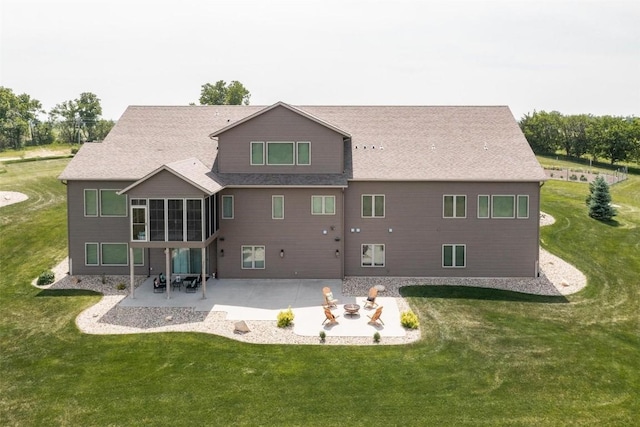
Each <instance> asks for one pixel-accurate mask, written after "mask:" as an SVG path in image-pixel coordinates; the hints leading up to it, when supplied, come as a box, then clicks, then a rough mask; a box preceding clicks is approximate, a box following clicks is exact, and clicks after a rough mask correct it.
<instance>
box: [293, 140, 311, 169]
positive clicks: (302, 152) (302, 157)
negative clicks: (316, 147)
mask: <svg viewBox="0 0 640 427" xmlns="http://www.w3.org/2000/svg"><path fill="white" fill-rule="evenodd" d="M296 148H297V163H298V164H299V165H310V164H311V143H310V142H296Z"/></svg>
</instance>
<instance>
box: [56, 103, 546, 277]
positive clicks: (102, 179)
mask: <svg viewBox="0 0 640 427" xmlns="http://www.w3.org/2000/svg"><path fill="white" fill-rule="evenodd" d="M59 179H60V180H62V181H63V183H65V184H66V186H67V200H68V226H69V236H68V238H69V258H70V267H69V268H70V272H71V274H131V275H133V274H144V275H153V274H157V273H159V272H165V273H166V272H169V273H170V274H174V275H175V274H185V275H186V274H211V275H213V274H215V275H217V276H218V277H222V278H301V279H302V278H334V279H335V278H343V277H345V276H406V277H526V276H528V277H534V276H537V274H538V253H539V247H538V241H539V223H538V217H539V205H540V186H541V185H542V183H543V181H544V180H545V175H544V172H543V169H542V168H541V167H540V165H539V164H538V162H537V160H536V158H535V156H534V155H533V153H532V151H531V149H530V148H529V145H528V143H527V141H526V140H525V138H524V136H523V134H522V132H521V131H520V128H519V127H518V124H517V122H516V121H515V120H514V118H513V115H512V114H511V112H510V110H509V108H508V107H505V106H480V107H473V106H462V107H457V106H444V107H443V106H434V107H430V106H304V107H302V106H301V107H297V106H291V105H288V104H285V103H282V102H278V103H276V104H274V105H271V106H266V107H261V106H229V105H220V106H183V107H139V106H132V107H129V108H128V109H127V110H126V111H125V113H124V114H123V116H122V117H121V118H120V120H118V122H117V124H116V126H115V127H114V128H113V130H112V131H111V133H110V134H109V135H108V137H107V138H106V139H105V140H104V141H103V142H101V143H86V144H84V145H83V146H82V148H81V149H80V150H79V151H78V153H77V154H76V156H75V157H74V158H73V159H72V160H71V162H70V163H69V164H68V166H67V168H66V169H65V170H64V171H63V172H62V174H61V175H60V177H59Z"/></svg>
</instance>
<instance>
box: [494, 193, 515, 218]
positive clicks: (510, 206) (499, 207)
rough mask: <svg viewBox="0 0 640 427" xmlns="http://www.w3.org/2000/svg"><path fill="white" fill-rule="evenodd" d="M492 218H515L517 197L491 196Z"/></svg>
mask: <svg viewBox="0 0 640 427" xmlns="http://www.w3.org/2000/svg"><path fill="white" fill-rule="evenodd" d="M491 217H492V218H514V217H515V197H514V196H491Z"/></svg>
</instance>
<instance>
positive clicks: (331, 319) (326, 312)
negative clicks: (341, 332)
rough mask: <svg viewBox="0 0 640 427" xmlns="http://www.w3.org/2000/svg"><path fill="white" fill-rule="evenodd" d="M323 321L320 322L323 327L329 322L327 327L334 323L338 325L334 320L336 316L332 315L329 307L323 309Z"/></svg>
mask: <svg viewBox="0 0 640 427" xmlns="http://www.w3.org/2000/svg"><path fill="white" fill-rule="evenodd" d="M324 317H325V319H324V321H323V322H322V324H323V325H324V324H325V323H326V322H327V321H328V322H329V325H333V324H335V323H338V321H337V320H336V316H334V315H333V313H332V312H331V309H330V308H329V307H325V309H324Z"/></svg>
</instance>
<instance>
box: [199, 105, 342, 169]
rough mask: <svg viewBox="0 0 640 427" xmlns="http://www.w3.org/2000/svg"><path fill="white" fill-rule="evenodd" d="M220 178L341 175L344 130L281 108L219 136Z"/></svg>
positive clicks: (248, 119)
mask: <svg viewBox="0 0 640 427" xmlns="http://www.w3.org/2000/svg"><path fill="white" fill-rule="evenodd" d="M210 137H211V138H217V139H218V153H217V159H216V163H217V168H218V169H217V172H218V173H257V174H270V173H273V174H339V173H342V172H343V171H344V167H345V165H344V164H345V162H344V140H345V139H346V138H349V137H350V135H349V134H348V133H347V132H345V131H343V130H342V129H340V128H338V127H336V126H334V125H332V124H330V123H327V122H325V121H323V120H322V119H320V118H318V117H315V116H313V115H311V114H309V113H307V112H305V111H304V110H301V109H299V108H295V107H292V106H290V105H288V104H285V103H283V102H278V103H276V104H274V105H272V106H270V107H266V108H264V109H262V110H260V111H258V112H256V113H254V114H252V115H250V116H247V117H245V118H244V119H241V120H238V121H236V122H234V123H230V124H229V125H228V126H225V127H224V128H222V129H220V130H218V131H216V132H214V133H213V134H211V135H210Z"/></svg>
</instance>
